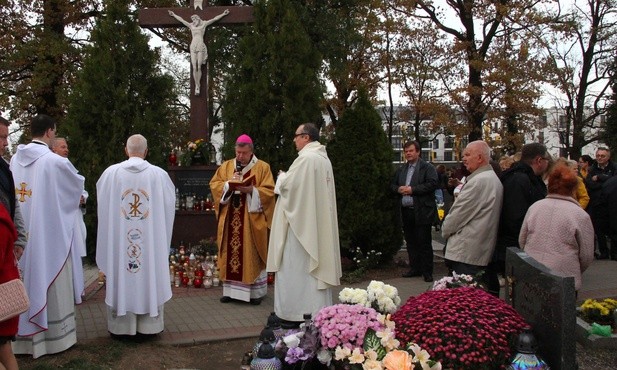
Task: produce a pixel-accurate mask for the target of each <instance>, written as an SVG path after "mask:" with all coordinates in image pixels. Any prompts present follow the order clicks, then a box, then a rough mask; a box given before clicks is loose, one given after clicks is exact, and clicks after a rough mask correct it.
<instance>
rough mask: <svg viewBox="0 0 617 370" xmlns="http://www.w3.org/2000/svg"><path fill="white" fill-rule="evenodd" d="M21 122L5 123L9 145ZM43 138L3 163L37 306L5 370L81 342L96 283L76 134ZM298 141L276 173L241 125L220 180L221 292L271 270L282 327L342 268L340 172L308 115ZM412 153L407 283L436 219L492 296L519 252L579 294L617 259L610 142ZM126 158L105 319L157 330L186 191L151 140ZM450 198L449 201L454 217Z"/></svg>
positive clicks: (616, 188)
mask: <svg viewBox="0 0 617 370" xmlns="http://www.w3.org/2000/svg"><path fill="white" fill-rule="evenodd" d="M0 118H1V117H0ZM8 127H9V122H8V121H7V120H6V119H4V118H1V119H0V155H1V154H4V152H5V149H6V147H7V145H8V140H7V137H8ZM30 132H31V134H32V140H31V142H30V143H28V144H21V145H19V146H18V147H17V151H16V153H15V155H14V156H13V157H12V158H11V162H10V165H9V164H8V163H6V162H5V161H4V160H0V236H1V237H0V283H3V282H6V281H10V280H12V279H16V278H19V275H20V271H19V270H21V273H22V275H23V281H24V285H25V287H26V290H27V292H28V295H29V297H30V308H29V309H28V311H26V312H24V313H23V314H21V315H20V316H18V317H14V318H12V319H9V320H6V321H4V322H1V323H0V364H1V366H0V368H2V367H4V368H6V369H16V368H17V362H16V360H15V356H14V353H16V354H30V355H32V356H33V357H35V358H36V357H39V356H42V355H45V354H52V353H57V352H61V351H64V350H66V349H67V348H69V347H71V346H72V345H73V344H75V343H76V340H77V339H76V328H75V304H77V303H80V302H81V296H82V294H83V290H84V286H83V270H82V265H81V257H83V256H84V255H85V238H86V235H85V227H84V222H83V212H82V211H83V209H84V204H85V202H86V201H87V198H88V194H87V192H85V190H84V181H85V179H84V177H83V176H81V175H80V174H79V173H78V171H77V170H76V169H75V167H74V166H73V165H72V164H71V162H70V161H69V160H68V158H67V157H68V154H69V149H68V143H67V141H66V139H64V138H59V137H56V123H55V121H54V120H53V119H52V118H51V117H49V116H46V115H38V116H36V117H34V118H33V119H32V122H31V126H30ZM293 143H294V145H295V147H296V150H297V151H298V157H297V158H296V159H295V161H294V162H293V163H292V165H291V166H290V168H289V169H288V171H286V172H282V171H281V172H280V173H278V174H277V176H276V181H275V180H274V177H273V174H272V173H271V169H270V166H269V165H268V163H266V162H264V161H262V160H260V159H258V158H257V156H256V155H255V153H254V152H253V150H254V146H253V140H252V139H251V138H250V137H249V136H248V135H245V134H243V135H240V136H239V137H238V138H237V139H236V142H235V157H234V158H233V159H230V160H228V161H225V162H224V163H223V164H222V165H221V166H220V167H219V168H218V170H217V171H216V173H215V174H214V176H213V177H212V179H211V181H210V188H211V191H212V194H213V200H214V208H215V212H216V217H217V220H218V224H217V225H218V229H217V244H218V246H219V259H218V264H219V266H218V267H219V271H220V272H221V279H222V280H223V283H224V285H223V295H222V297H221V298H220V301H221V302H222V303H228V302H231V301H241V302H247V303H250V304H253V305H259V304H260V303H261V301H262V299H263V297H264V296H265V295H266V293H267V284H266V280H267V273H268V272H273V273H276V274H275V286H276V289H275V292H274V312H275V314H276V315H277V316H278V317H279V318H280V319H281V320H282V322H283V324H284V327H294V326H297V325H298V324H299V323H301V322H303V321H304V320H305V319H306V315H307V314H310V315H315V314H316V313H317V312H318V311H319V310H320V309H321V308H323V307H325V306H328V305H331V304H332V288H333V287H336V286H338V285H339V284H340V278H341V276H342V270H341V257H340V248H339V233H338V220H337V209H336V191H335V184H334V174H333V170H332V165H331V163H330V160H329V158H328V155H327V151H326V148H325V146H324V145H322V144H320V143H319V129H318V128H317V127H316V126H315V125H314V124H312V123H304V124H301V125H299V126H298V127H297V129H296V132H295V133H294V137H293ZM403 149H404V155H405V159H406V163H404V164H403V165H402V166H400V167H399V168H398V169H397V170H396V172H395V174H394V176H393V178H392V180H391V182H390V190H391V192H392V193H393V194H394V195H396V197H397V199H398V201H399V205H398V207H396V211H397V212H399V213H400V219H401V221H402V227H403V232H404V237H405V242H406V248H407V253H408V258H409V270H408V271H406V272H405V273H404V274H403V277H408V278H413V277H422V278H423V279H424V281H426V282H431V281H433V252H432V227H433V226H438V227H439V229H440V230H441V233H442V235H443V237H444V238H445V239H446V246H445V259H446V264H447V265H448V267H449V269H450V270H451V272H455V273H458V274H471V275H479V276H482V279H483V280H484V282H485V284H486V286H487V288H488V290H489V291H490V292H491V293H492V294H494V295H499V291H500V283H499V275H500V274H503V273H504V270H505V255H506V249H507V248H509V247H516V248H520V249H522V250H524V251H525V252H526V253H528V254H529V255H530V256H532V257H533V258H535V259H536V260H538V261H539V262H541V263H543V264H544V265H546V266H547V267H549V268H550V269H551V270H553V271H555V272H557V273H561V274H564V275H567V276H573V277H574V278H575V287H576V289H577V290H578V289H579V288H580V286H581V274H582V272H583V271H584V270H585V269H586V268H587V267H588V266H589V264H590V263H591V262H592V260H593V258H594V252H595V258H598V259H608V258H610V259H612V260H617V244H616V243H617V176H615V175H617V166H616V165H615V164H614V163H613V162H611V161H610V151H609V150H608V149H607V148H604V147H601V148H598V149H597V151H596V153H595V160H593V159H592V158H591V157H590V156H588V155H583V156H581V157H580V158H579V160H578V162H575V161H571V160H568V159H565V158H558V159H555V160H554V159H553V158H552V157H551V156H550V155H549V153H548V151H547V149H546V147H545V146H544V145H542V144H539V143H530V144H526V145H524V146H523V147H522V150H521V151H520V153H517V154H516V155H514V156H506V157H503V158H500V159H499V160H498V161H493V160H492V158H491V148H490V147H489V145H488V144H487V143H486V142H484V141H481V140H479V141H473V142H471V143H469V144H468V145H467V147H466V148H465V149H464V152H463V160H462V165H461V167H460V168H456V169H451V170H448V169H447V168H446V167H445V166H444V165H439V166H437V167H434V166H433V165H432V164H431V163H429V162H427V161H424V160H423V159H422V158H421V146H420V144H419V143H418V142H416V141H410V142H407V143H405V144H404V148H403ZM125 154H126V156H127V159H126V160H125V161H122V162H120V163H117V164H112V165H111V166H109V167H108V168H107V169H106V170H105V171H104V172H103V174H102V175H101V177H100V178H99V179H98V181H97V183H96V191H97V198H98V207H97V215H98V233H97V248H96V262H97V265H98V267H99V268H100V270H101V271H102V272H103V273H104V274H105V275H106V278H107V285H106V292H105V303H106V305H107V324H108V325H107V326H108V330H109V332H110V333H111V334H112V335H136V334H146V335H148V334H156V333H159V332H161V331H163V328H164V304H165V302H167V301H168V300H169V299H171V296H172V291H171V283H170V276H169V273H168V255H169V246H170V243H171V235H172V228H173V222H174V216H175V187H174V184H173V183H172V181H171V179H170V177H169V175H168V174H167V172H166V171H165V170H163V169H161V168H159V167H157V166H154V165H152V164H150V163H149V162H148V161H147V160H146V157H147V154H148V143H147V140H146V138H145V137H143V136H142V135H139V134H135V135H132V136H130V137H129V138H128V139H127V142H126V146H125ZM447 194H450V195H451V196H452V199H453V201H449V200H448V198H449V197H448V196H447ZM438 207H439V208H440V209H442V208H443V207H445V208H446V209H447V214H446V216H445V218H444V219H443V221H442V220H441V219H440V216H439V214H440V212H438ZM607 236H608V238H607ZM607 239H610V241H609V240H607Z"/></svg>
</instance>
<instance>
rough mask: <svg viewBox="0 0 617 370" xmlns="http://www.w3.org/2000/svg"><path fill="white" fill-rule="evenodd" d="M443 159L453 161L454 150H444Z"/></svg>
mask: <svg viewBox="0 0 617 370" xmlns="http://www.w3.org/2000/svg"><path fill="white" fill-rule="evenodd" d="M443 160H444V161H449V162H451V161H453V159H452V152H451V151H447V152H444V153H443Z"/></svg>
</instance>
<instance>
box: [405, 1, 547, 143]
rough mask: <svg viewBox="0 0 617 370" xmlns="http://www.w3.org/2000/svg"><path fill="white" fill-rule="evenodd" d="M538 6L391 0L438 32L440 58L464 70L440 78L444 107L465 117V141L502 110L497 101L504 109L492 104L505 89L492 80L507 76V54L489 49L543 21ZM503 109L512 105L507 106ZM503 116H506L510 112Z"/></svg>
mask: <svg viewBox="0 0 617 370" xmlns="http://www.w3.org/2000/svg"><path fill="white" fill-rule="evenodd" d="M538 4H539V2H538V1H533V0H518V1H512V2H494V1H487V0H465V1H445V2H443V3H441V2H440V3H439V6H438V5H437V3H436V2H434V1H431V0H426V1H424V0H395V1H394V5H393V6H394V8H395V9H396V11H397V12H398V13H400V14H401V15H403V16H406V17H412V18H414V19H416V20H417V21H418V22H420V24H422V23H424V24H425V27H427V28H432V27H434V28H436V29H437V30H438V31H439V33H441V34H443V35H444V36H445V37H446V38H447V40H448V41H447V42H446V43H444V48H443V49H442V55H445V56H447V57H448V58H450V59H451V60H452V61H458V63H460V64H461V66H463V67H464V70H463V71H462V73H457V72H458V70H455V71H454V72H453V73H450V74H448V72H447V71H445V70H442V71H443V73H442V74H441V77H442V84H443V88H444V89H445V91H446V92H447V93H448V95H449V103H450V104H451V105H454V106H456V108H457V109H458V110H460V111H461V112H462V114H463V116H464V118H465V121H466V124H467V128H466V131H467V133H468V137H469V141H473V140H478V139H482V138H483V137H484V132H485V131H486V128H485V121H486V119H487V117H490V115H491V113H492V112H494V111H499V110H502V111H505V107H507V106H508V101H507V100H503V102H504V103H505V105H504V104H498V102H499V99H503V98H504V97H505V96H506V90H504V89H503V88H502V87H503V86H506V85H507V84H504V83H503V82H504V79H503V78H499V77H498V76H499V75H502V74H508V73H513V72H512V71H509V69H508V66H509V64H508V63H504V62H505V61H506V60H507V58H510V57H511V56H508V55H503V54H501V53H499V52H497V51H496V50H495V49H496V47H497V46H498V45H499V44H500V43H501V44H504V43H505V41H504V38H506V37H508V35H510V34H511V33H510V30H513V29H516V30H524V29H526V28H528V27H531V26H535V25H537V24H538V23H539V22H543V21H544V19H545V18H543V16H542V14H541V11H540V9H541V8H540V7H539V6H538ZM511 46H512V45H511ZM504 58H505V59H504ZM504 67H505V68H504ZM518 72H519V73H524V74H523V75H520V74H519V75H518V76H517V78H519V79H522V80H525V79H528V80H535V76H532V75H529V74H527V73H526V72H527V70H522V71H518ZM506 80H507V79H506ZM496 83H498V84H499V86H498V85H497V84H496ZM521 93H522V92H521ZM533 98H534V96H532V97H531V98H530V99H528V100H529V101H530V103H529V104H531V105H533V104H536V103H537V102H536V101H535V100H534V99H533ZM509 105H510V106H511V107H512V104H511V103H509ZM525 110H526V111H528V110H529V109H527V108H526V109H525ZM509 114H510V116H511V115H512V112H510V113H509Z"/></svg>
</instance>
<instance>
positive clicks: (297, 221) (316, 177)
mask: <svg viewBox="0 0 617 370" xmlns="http://www.w3.org/2000/svg"><path fill="white" fill-rule="evenodd" d="M274 191H275V193H277V194H279V195H280V196H279V198H278V200H277V202H276V207H275V209H274V218H273V220H272V231H271V233H270V242H269V247H268V263H267V267H266V270H267V271H268V272H276V276H275V282H274V291H275V295H274V311H275V313H276V314H277V315H278V316H279V317H280V318H282V319H284V320H289V321H302V320H303V314H305V313H311V314H313V315H314V314H315V313H316V311H317V310H319V309H320V308H322V307H324V306H327V305H329V304H331V302H332V298H331V293H330V288H331V287H334V286H337V285H339V284H340V277H341V275H342V270H341V256H340V249H339V235H338V221H337V212H336V192H335V187H334V175H333V173H332V165H331V163H330V160H329V159H328V155H327V153H326V149H325V147H324V146H323V145H321V144H320V143H319V142H311V143H308V144H307V145H306V146H305V147H304V148H302V150H300V152H298V158H296V160H295V161H294V162H293V163H292V165H291V167H289V171H287V173H285V174H281V175H279V178H278V179H277V182H276V187H275V189H274Z"/></svg>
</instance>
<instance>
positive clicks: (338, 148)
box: [328, 90, 402, 263]
mask: <svg viewBox="0 0 617 370" xmlns="http://www.w3.org/2000/svg"><path fill="white" fill-rule="evenodd" d="M328 155H329V156H330V159H331V161H332V167H333V170H334V177H335V181H336V203H337V210H338V219H339V235H340V238H341V248H342V249H343V251H345V249H354V250H355V248H358V247H360V249H361V250H362V253H363V255H364V256H366V255H367V254H368V253H369V252H370V251H371V250H375V251H376V252H381V253H382V255H381V260H382V261H387V260H390V259H391V257H392V256H393V255H394V254H395V253H396V252H397V251H398V250H399V249H400V247H401V243H402V234H401V227H400V221H399V217H397V214H396V212H395V209H396V206H395V205H396V199H395V197H393V196H392V195H391V193H390V190H389V185H390V181H391V179H392V176H393V169H392V158H394V152H393V150H392V147H391V145H390V143H389V142H388V138H387V136H386V133H385V131H384V130H383V128H382V127H381V119H380V117H379V114H378V113H377V111H376V110H375V108H373V106H372V104H371V102H370V101H369V99H368V96H367V93H366V91H365V90H360V93H359V96H358V100H357V101H356V103H355V104H354V105H353V106H352V108H351V109H347V110H345V112H344V113H343V116H342V117H341V119H340V120H339V123H338V125H337V127H336V136H335V138H334V139H333V140H332V141H331V142H330V144H329V145H328ZM373 262H374V263H376V262H377V261H373Z"/></svg>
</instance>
